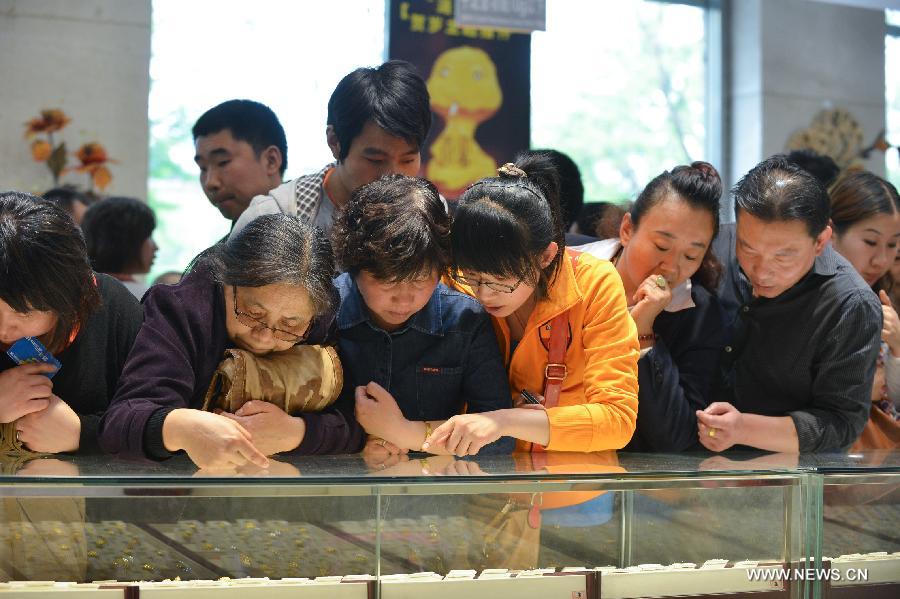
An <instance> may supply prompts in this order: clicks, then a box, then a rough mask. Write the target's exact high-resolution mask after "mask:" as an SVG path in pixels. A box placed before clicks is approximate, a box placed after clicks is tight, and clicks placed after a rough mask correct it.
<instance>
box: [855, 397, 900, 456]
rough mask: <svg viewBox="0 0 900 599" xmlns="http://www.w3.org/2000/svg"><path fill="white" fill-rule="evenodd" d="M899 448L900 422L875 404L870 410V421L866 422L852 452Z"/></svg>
mask: <svg viewBox="0 0 900 599" xmlns="http://www.w3.org/2000/svg"><path fill="white" fill-rule="evenodd" d="M898 447H900V422H898V421H896V420H894V419H893V418H891V417H890V416H888V415H887V414H885V413H884V411H883V410H881V409H880V408H879V407H878V406H876V405H874V404H873V405H872V407H871V408H870V409H869V421H868V422H866V427H865V428H864V429H863V432H862V435H861V436H860V437H859V439H857V440H856V443H854V444H853V446H852V447H851V448H850V451H851V452H858V451H865V450H866V449H897V448H898Z"/></svg>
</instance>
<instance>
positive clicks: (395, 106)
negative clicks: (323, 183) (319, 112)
mask: <svg viewBox="0 0 900 599" xmlns="http://www.w3.org/2000/svg"><path fill="white" fill-rule="evenodd" d="M370 120H371V121H373V122H374V123H375V124H376V125H378V126H379V127H381V128H382V129H384V130H385V131H387V132H388V133H390V134H391V135H393V136H395V137H400V138H402V139H404V140H406V141H408V142H409V143H411V144H413V145H415V146H416V147H417V148H419V149H420V150H421V148H422V145H423V144H424V143H425V138H426V137H428V130H429V129H431V100H430V98H429V96H428V88H427V87H426V86H425V81H423V80H422V78H421V77H420V76H419V74H418V73H417V72H416V70H415V68H414V67H413V66H412V65H411V64H409V63H408V62H404V61H402V60H391V61H388V62H386V63H384V64H383V65H381V66H380V67H377V68H360V69H356V70H355V71H353V72H352V73H350V74H348V75H347V76H345V77H344V78H343V79H341V81H340V83H338V84H337V87H335V88H334V91H333V92H332V94H331V98H330V99H329V100H328V121H327V124H329V125H331V126H332V127H334V133H335V135H336V136H337V139H338V143H340V145H341V152H340V155H339V156H338V160H339V161H340V160H344V159H345V158H346V157H347V153H348V152H350V145H351V144H352V143H353V140H354V139H356V137H357V136H358V135H359V134H360V132H361V131H362V129H363V127H364V126H365V125H366V123H367V122H368V121H370Z"/></svg>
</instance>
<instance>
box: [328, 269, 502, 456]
mask: <svg viewBox="0 0 900 599" xmlns="http://www.w3.org/2000/svg"><path fill="white" fill-rule="evenodd" d="M335 285H336V286H337V288H338V290H339V291H340V294H341V305H340V308H339V309H338V315H337V335H338V352H339V354H340V357H341V364H342V365H343V368H344V390H343V392H342V393H341V398H340V400H339V402H340V403H342V404H343V405H344V406H345V409H347V407H349V406H350V405H352V404H353V401H354V400H353V394H354V389H355V388H356V387H357V386H359V385H366V384H368V383H369V382H371V381H375V382H376V383H378V384H379V385H381V386H382V387H384V388H385V389H387V390H388V391H389V392H390V393H391V395H393V396H394V399H396V400H397V404H398V405H399V407H400V410H401V411H402V412H403V415H404V416H405V417H406V418H407V419H409V420H415V421H423V420H445V419H447V418H450V417H451V416H455V415H456V414H462V413H463V412H469V413H474V412H489V411H491V410H500V409H503V408H509V407H511V405H510V397H511V396H510V392H509V382H508V379H507V374H506V368H505V367H504V365H503V358H502V357H501V355H500V349H499V347H498V346H497V339H496V336H495V335H494V331H493V329H492V327H491V322H490V319H489V318H488V315H487V314H486V313H485V312H484V310H483V309H482V307H481V305H480V304H479V303H478V302H477V301H476V300H475V299H473V298H471V297H469V296H467V295H465V294H463V293H459V292H457V291H453V290H450V289H448V288H447V287H446V286H444V284H443V283H439V284H438V286H437V288H435V290H434V293H433V294H432V296H431V299H430V300H428V303H427V304H426V305H425V307H424V308H422V309H421V310H419V311H418V312H416V313H415V314H414V315H413V316H412V317H411V318H410V319H409V320H408V321H407V322H406V324H405V325H404V326H403V327H402V328H400V329H398V330H397V331H394V332H392V333H388V332H387V331H384V330H383V329H381V328H379V327H378V326H377V325H376V324H374V323H373V322H372V321H371V319H370V318H369V313H368V309H367V308H366V305H365V303H364V301H363V299H362V296H361V295H360V293H359V288H358V287H357V286H356V282H355V281H354V279H353V277H351V276H350V275H349V274H348V273H344V274H342V275H340V276H339V277H337V278H336V279H335ZM351 411H352V410H351ZM512 449H513V442H512V440H511V439H507V438H503V439H500V440H499V441H497V442H495V443H493V444H491V445H489V446H487V447H485V448H484V449H482V452H485V451H489V452H491V453H498V452H507V453H508V452H511V451H512Z"/></svg>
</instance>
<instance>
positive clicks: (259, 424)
mask: <svg viewBox="0 0 900 599" xmlns="http://www.w3.org/2000/svg"><path fill="white" fill-rule="evenodd" d="M333 272H334V260H333V258H332V253H331V247H330V245H329V243H328V240H327V239H325V238H324V237H323V236H321V234H320V233H318V232H317V231H316V229H315V228H313V227H311V226H310V225H307V224H305V223H303V222H302V221H301V220H300V219H299V218H297V217H292V216H287V215H283V214H275V215H266V216H262V217H260V218H258V219H257V220H255V221H253V222H252V223H251V224H249V225H248V226H247V227H246V228H245V229H243V230H242V231H240V232H239V233H238V234H236V235H233V236H231V237H230V238H229V239H228V241H227V242H223V243H220V244H218V245H216V246H213V247H212V248H210V249H209V250H207V251H206V252H204V253H203V254H201V255H200V256H199V257H198V258H197V260H196V261H195V263H194V265H193V268H192V270H191V272H190V274H188V275H187V276H186V277H185V278H184V279H183V280H182V281H181V283H179V284H178V285H173V286H168V285H157V286H155V287H153V288H152V289H150V291H149V292H148V293H147V295H146V296H145V297H144V311H145V316H144V324H143V326H142V327H141V330H140V332H139V333H138V336H137V339H136V340H135V344H134V347H133V349H132V351H131V353H130V354H129V357H128V361H127V363H126V365H125V369H124V371H123V373H122V377H121V379H120V381H119V387H118V389H117V391H116V395H115V397H114V399H113V402H112V405H111V406H110V407H109V409H108V410H107V412H106V414H105V415H104V417H103V420H102V422H101V427H100V444H101V447H102V448H103V449H104V450H105V451H107V452H109V453H112V454H115V455H123V456H143V457H147V458H151V459H165V458H167V457H169V456H171V455H173V454H174V453H176V452H178V451H185V452H186V453H187V454H188V456H190V458H191V459H192V460H193V461H194V463H195V464H197V465H198V466H200V467H219V466H238V467H240V466H244V465H247V464H255V465H257V466H261V467H264V466H266V465H267V459H266V456H268V455H272V454H275V453H282V452H296V453H301V454H314V453H315V454H318V453H340V452H351V451H358V450H359V449H360V448H361V447H362V445H363V442H364V433H363V431H362V429H361V427H360V426H359V425H358V424H357V423H356V422H355V420H354V419H353V417H352V415H349V416H345V415H344V414H343V413H341V412H340V411H338V410H337V409H331V410H326V411H324V412H321V413H315V414H304V415H303V416H302V417H292V416H289V415H288V414H286V413H285V412H284V411H282V410H281V409H280V408H278V407H276V406H274V405H272V404H268V403H264V402H255V401H251V402H248V403H247V404H245V405H244V406H243V407H242V408H241V409H240V410H238V411H237V412H236V413H235V414H234V415H231V414H227V415H226V414H221V415H220V414H214V413H211V412H204V411H201V410H200V409H198V408H200V407H201V406H202V405H203V400H204V396H205V394H206V390H207V388H208V387H209V384H210V381H211V380H212V377H213V373H214V372H215V369H216V366H217V365H218V364H219V361H220V360H221V359H222V356H223V354H224V352H225V350H226V349H229V348H238V349H242V350H246V351H249V352H251V353H253V354H255V355H260V356H261V355H265V354H268V353H270V352H280V351H286V350H289V349H290V348H291V347H293V346H294V345H297V344H299V343H311V344H321V343H323V342H325V341H326V338H327V337H328V336H329V333H330V331H331V329H332V323H333V320H334V313H335V309H336V305H337V301H338V295H337V290H336V289H335V287H334V285H333V283H332V280H331V279H332V274H333Z"/></svg>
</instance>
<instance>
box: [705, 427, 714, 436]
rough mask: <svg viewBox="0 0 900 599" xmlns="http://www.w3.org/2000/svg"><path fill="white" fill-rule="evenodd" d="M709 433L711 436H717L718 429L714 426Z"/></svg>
mask: <svg viewBox="0 0 900 599" xmlns="http://www.w3.org/2000/svg"><path fill="white" fill-rule="evenodd" d="M707 434H708V435H709V436H710V437H715V436H716V429H714V428H711V429H709V432H708V433H707Z"/></svg>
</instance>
